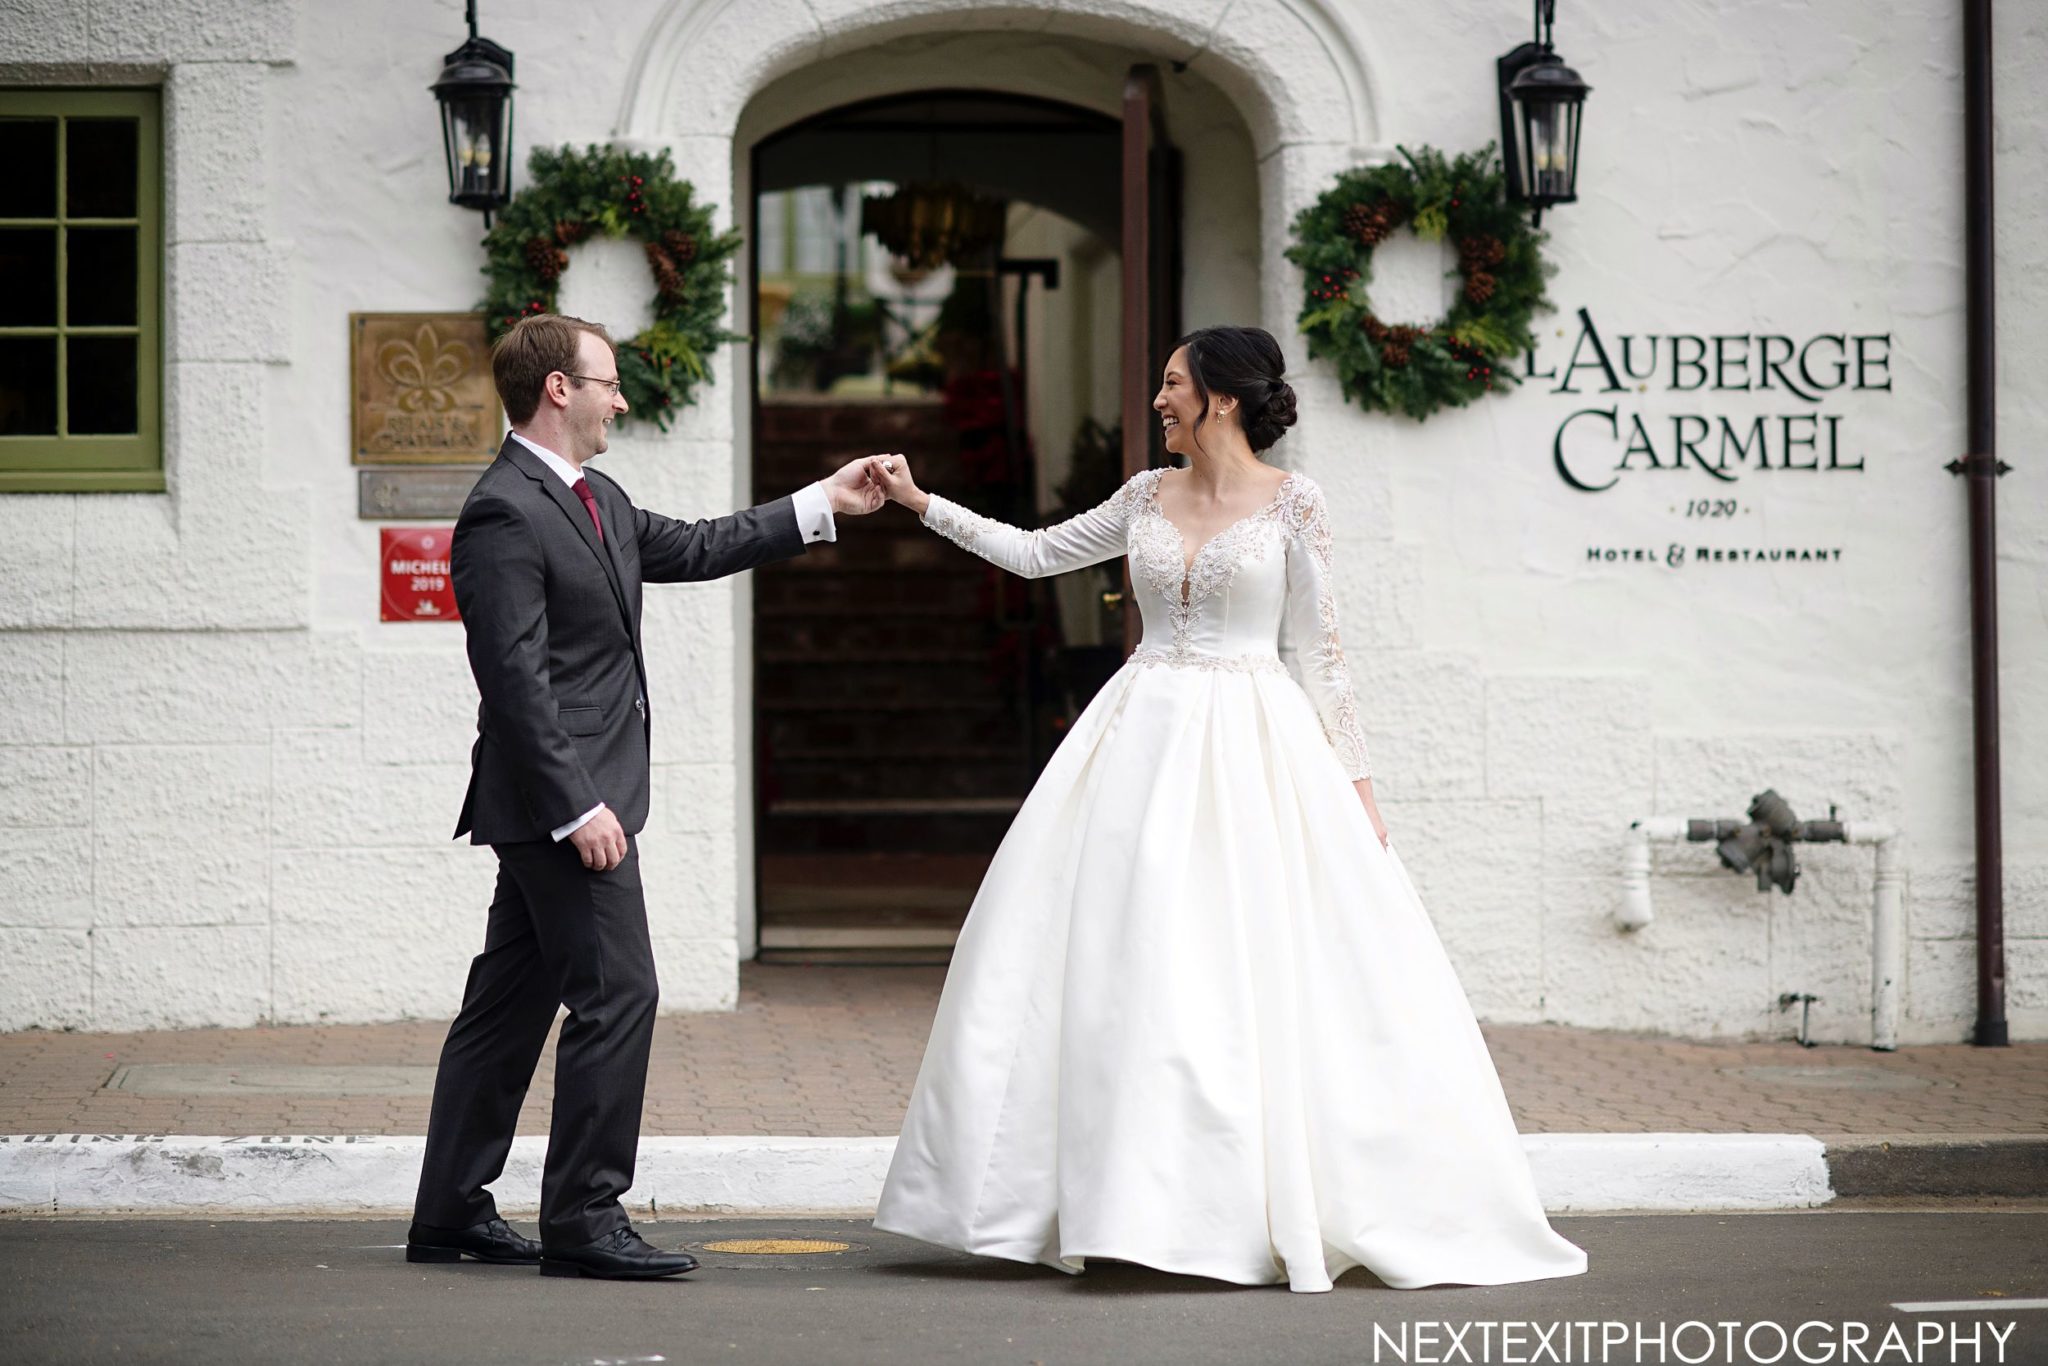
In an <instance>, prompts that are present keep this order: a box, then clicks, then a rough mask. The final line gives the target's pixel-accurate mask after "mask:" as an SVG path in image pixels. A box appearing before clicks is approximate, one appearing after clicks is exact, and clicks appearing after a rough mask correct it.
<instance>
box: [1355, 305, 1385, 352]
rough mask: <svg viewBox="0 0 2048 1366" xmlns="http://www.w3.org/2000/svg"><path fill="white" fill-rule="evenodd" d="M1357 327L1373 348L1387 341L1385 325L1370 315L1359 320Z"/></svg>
mask: <svg viewBox="0 0 2048 1366" xmlns="http://www.w3.org/2000/svg"><path fill="white" fill-rule="evenodd" d="M1358 326H1359V328H1360V329H1361V330H1362V331H1363V332H1364V333H1365V339H1366V340H1367V341H1369V342H1371V343H1372V344H1373V345H1374V346H1378V345H1379V344H1380V343H1381V342H1383V341H1385V340H1386V339H1387V325H1386V324H1385V323H1383V322H1381V321H1380V320H1379V319H1378V318H1375V317H1374V316H1373V315H1372V314H1370V313H1368V314H1366V315H1365V316H1364V317H1363V318H1361V319H1359V321H1358Z"/></svg>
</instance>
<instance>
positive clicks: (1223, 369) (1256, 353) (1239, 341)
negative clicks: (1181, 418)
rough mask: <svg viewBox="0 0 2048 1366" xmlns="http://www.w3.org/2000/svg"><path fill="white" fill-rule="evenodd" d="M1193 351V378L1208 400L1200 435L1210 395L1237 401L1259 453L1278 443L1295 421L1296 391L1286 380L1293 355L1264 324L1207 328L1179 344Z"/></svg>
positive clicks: (1190, 355) (1204, 400)
mask: <svg viewBox="0 0 2048 1366" xmlns="http://www.w3.org/2000/svg"><path fill="white" fill-rule="evenodd" d="M1183 346H1185V347H1186V348H1187V351H1188V378H1189V380H1191V381H1192V382H1193V384H1194V386H1195V393H1196V394H1197V395H1199V396H1200V398H1201V400H1202V411H1201V412H1200V413H1199V414H1198V415H1197V416H1196V418H1195V435H1196V437H1197V438H1198V439H1199V438H1200V436H1201V433H1202V423H1203V422H1205V421H1207V420H1208V417H1209V395H1210V394H1211V393H1218V394H1228V395H1229V396H1230V397H1232V398H1234V399H1236V400H1237V410H1238V414H1239V420H1240V421H1241V422H1242V423H1243V425H1244V435H1245V440H1247V441H1249V442H1250V443H1251V447H1252V449H1253V450H1255V451H1263V450H1265V449H1266V448H1267V447H1268V446H1270V445H1272V444H1273V443H1274V442H1275V441H1278V440H1279V439H1280V438H1281V436H1282V435H1283V434H1284V433H1285V432H1286V431H1287V429H1288V428H1289V427H1292V426H1293V425H1294V389H1293V386H1291V385H1289V384H1288V383H1287V381H1286V380H1284V379H1282V378H1280V375H1281V372H1282V371H1284V370H1285V369H1286V368H1287V358H1286V357H1284V356H1282V355H1281V354H1280V343H1279V342H1276V341H1274V340H1273V334H1272V333H1271V332H1268V331H1267V330H1266V329H1265V328H1263V327H1204V328H1199V329H1197V330H1196V331H1193V332H1190V333H1188V334H1187V335H1186V336H1185V337H1182V338H1181V339H1180V340H1179V341H1177V342H1175V343H1174V347H1175V349H1176V350H1177V349H1179V348H1180V347H1183Z"/></svg>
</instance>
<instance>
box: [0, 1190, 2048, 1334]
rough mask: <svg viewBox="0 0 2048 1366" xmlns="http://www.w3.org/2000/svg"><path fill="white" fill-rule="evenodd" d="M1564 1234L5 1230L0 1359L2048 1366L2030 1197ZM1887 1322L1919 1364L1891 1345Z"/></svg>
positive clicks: (258, 1225) (215, 1225)
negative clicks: (1325, 1248) (1476, 1270)
mask: <svg viewBox="0 0 2048 1366" xmlns="http://www.w3.org/2000/svg"><path fill="white" fill-rule="evenodd" d="M1554 1224H1555V1226H1556V1227H1557V1229H1558V1230H1559V1231H1560V1232H1561V1233H1563V1234H1564V1235H1565V1236H1566V1237H1568V1238H1570V1239H1572V1240H1573V1241H1574V1242H1576V1243H1578V1244H1579V1245H1580V1246H1581V1247H1583V1248H1585V1249H1586V1251H1587V1254H1588V1257H1589V1260H1590V1263H1591V1268H1590V1271H1589V1272H1588V1274H1586V1275H1584V1276H1579V1277H1573V1278H1570V1279H1566V1280H1560V1281H1547V1282H1537V1283H1532V1284H1525V1285H1514V1286H1498V1287H1447V1288H1441V1289H1429V1290H1419V1291H1396V1290H1389V1289H1387V1288H1386V1287H1384V1286H1382V1285H1381V1284H1379V1282H1377V1281H1376V1280H1375V1279H1373V1278H1372V1277H1371V1276H1370V1275H1368V1274H1366V1273H1364V1272H1358V1271H1354V1272H1352V1273H1351V1274H1350V1275H1348V1276H1346V1277H1345V1278H1344V1279H1343V1280H1341V1281H1340V1282H1339V1283H1338V1285H1337V1288H1336V1290H1335V1291H1333V1292H1332V1293H1330V1294H1327V1295H1294V1294H1290V1293H1288V1292H1287V1291H1286V1290H1285V1289H1282V1288H1259V1289H1243V1288H1236V1287H1230V1286H1225V1285H1221V1284H1218V1283H1214V1282H1210V1281H1205V1280H1199V1279H1193V1278H1188V1277H1178V1276H1169V1275H1164V1274H1160V1273H1157V1272H1153V1271H1150V1270H1147V1269H1144V1268H1140V1267H1134V1266H1128V1265H1121V1264H1114V1263H1097V1264H1093V1265H1091V1266H1090V1268H1089V1270H1088V1271H1087V1273H1086V1274H1085V1275H1082V1276H1077V1277H1070V1276H1065V1275H1062V1274H1060V1273H1058V1272H1055V1271H1052V1270H1049V1269H1046V1268H1042V1267H1031V1266H1020V1265H1013V1264H1009V1263H1004V1262H995V1261H987V1260H982V1259H977V1258H970V1257H965V1256H959V1255H954V1254H951V1253H947V1252H943V1251H939V1250H937V1249H933V1248H930V1247H926V1246H924V1245H922V1244H919V1243H915V1242H912V1241H910V1240H907V1239H903V1238H898V1237H894V1236H891V1235H888V1234H882V1233H878V1232H876V1231H875V1230H874V1229H873V1228H872V1227H870V1226H869V1225H868V1224H866V1223H865V1222H864V1221H847V1220H787V1219H784V1220H767V1221H764V1220H731V1221H699V1220H667V1221H662V1222H658V1223H644V1224H642V1225H641V1228H642V1229H643V1231H644V1232H646V1233H647V1235H648V1236H649V1238H650V1240H651V1241H653V1242H655V1243H657V1244H658V1245H662V1246H689V1247H692V1248H697V1249H702V1245H704V1244H706V1243H722V1242H726V1241H728V1240H747V1239H751V1240H762V1239H767V1240H774V1239H810V1240H817V1241H819V1242H824V1243H845V1244H848V1245H849V1246H848V1247H847V1248H846V1249H845V1250H843V1251H820V1252H801V1253H793V1252H786V1251H785V1252H775V1253H769V1254H765V1255H763V1254H756V1253H745V1252H735V1251H715V1250H699V1251H698V1254H697V1255H698V1256H699V1257H700V1259H701V1260H702V1261H703V1263H704V1265H703V1267H702V1268H701V1269H700V1270H698V1271H697V1272H696V1273H695V1274H693V1275H690V1276H688V1277H684V1278H681V1279H677V1280H672V1281H662V1282H654V1283H641V1284H621V1283H613V1282H597V1281H575V1280H559V1279H548V1278H542V1277H540V1276H539V1275H537V1274H536V1273H534V1272H533V1271H530V1270H525V1269H515V1268H507V1267H494V1266H484V1265H480V1264H476V1263H463V1264H460V1265H454V1266H432V1265H411V1264H408V1263H407V1262H405V1261H404V1260H403V1257H402V1253H401V1250H400V1246H399V1244H401V1242H402V1240H403V1238H404V1233H405V1228H404V1225H403V1224H402V1223H396V1222H387V1221H371V1220H353V1221H322V1222H290V1221H262V1222H258V1221H232V1220H222V1221H214V1222H208V1221H205V1220H154V1221H127V1220H83V1219H63V1220H57V1219H9V1220H4V1221H0V1288H4V1289H0V1360H4V1361H7V1362H11V1363H29V1362H66V1363H79V1362H99V1361H119V1362H130V1361H133V1362H205V1363H222V1362H263V1363H279V1364H280V1366H300V1364H303V1366H327V1364H328V1363H356V1362H422V1363H429V1362H430V1363H470V1362H476V1363H493V1366H499V1364H503V1363H546V1364H548V1366H553V1364H554V1363H585V1364H590V1363H650V1362H676V1363H702V1362H736V1363H738V1362H747V1363H751V1362H772V1363H784V1362H787V1363H815V1362H832V1363H855V1362H892V1363H893V1362H925V1361H934V1362H937V1361H946V1362H953V1361H959V1362H998V1363H1018V1366H1025V1364H1026V1363H1034V1362H1036V1363H1045V1366H1054V1364H1055V1363H1092V1362H1115V1363H1119V1366H1121V1364H1122V1363H1138V1362H1171V1363H1212V1362H1213V1363H1245V1362H1333V1363H1334V1362H1343V1363H1359V1362H1412V1361H1432V1362H1510V1361H1526V1362H1561V1361H1571V1362H1586V1361H1595V1362H1597V1361H1602V1360H1605V1361H1612V1362H1622V1361H1687V1362H1701V1361H1714V1362H1720V1361H1752V1360H1764V1361H1767V1360H1772V1359H1774V1358H1775V1359H1777V1360H1782V1361H1785V1362H1798V1361H1802V1360H1803V1361H1830V1362H1838V1361H1845V1360H1846V1361H1858V1360H1870V1361H1891V1362H1898V1361H1942V1362H1952V1361H1964V1362H1971V1361H2004V1362H2018V1363H2025V1364H2027V1366H2034V1364H2036V1363H2048V1307H2027V1306H2026V1304H2025V1303H2024V1302H2025V1301H2027V1300H2040V1299H2042V1298H2043V1297H2048V1207H2044V1205H2043V1204H2042V1203H2041V1202H2032V1203H2027V1204H2019V1203H2014V1204H2008V1205H2003V1206H1976V1207H1971V1208H1969V1209H1957V1208H1955V1207H1953V1206H1949V1207H1932V1208H1911V1207H1893V1208H1880V1209H1864V1210H1859V1211H1847V1210H1836V1209H1830V1210H1825V1211H1808V1212H1797V1213H1757V1214H1703V1215H1637V1216H1602V1217H1586V1218H1568V1217H1562V1218H1558V1219H1556V1220H1555V1221H1554ZM525 1227H526V1228H527V1230H528V1231H531V1225H530V1224H528V1225H526V1226H525ZM1950 1301H1961V1302H1964V1304H1963V1305H1962V1306H1961V1307H1946V1302H1950ZM1926 1305H1932V1306H1934V1307H1931V1308H1930V1307H1920V1306H1926ZM1898 1306H1904V1307H1898ZM1688 1321H1691V1322H1692V1323H1693V1324H1694V1325H1695V1326H1694V1327H1692V1328H1688V1329H1681V1328H1680V1325H1682V1324H1685V1323H1687V1322H1688ZM1517 1324H1518V1325H1521V1327H1520V1328H1519V1330H1515V1329H1510V1328H1507V1327H1505V1326H1504V1325H1517ZM1801 1324H1808V1325H1809V1326H1808V1327H1807V1328H1806V1329H1804V1330H1801V1336H1799V1337H1798V1338H1796V1339H1793V1340H1792V1345H1788V1343H1787V1342H1786V1341H1785V1340H1784V1339H1782V1338H1781V1337H1780V1336H1779V1333H1780V1331H1781V1330H1782V1332H1783V1333H1785V1334H1790V1333H1792V1332H1793V1331H1794V1330H1796V1329H1799V1326H1800V1325H1801ZM1573 1325H1584V1327H1579V1328H1575V1327H1574V1326H1573ZM1726 1325H1733V1326H1732V1327H1729V1326H1726ZM1888 1330H1891V1331H1896V1332H1897V1333H1899V1334H1901V1335H1903V1341H1904V1342H1905V1343H1907V1344H1911V1347H1910V1350H1909V1351H1906V1349H1902V1348H1900V1347H1897V1346H1894V1347H1893V1348H1892V1349H1890V1350H1889V1351H1888V1352H1885V1353H1882V1354H1880V1352H1879V1349H1880V1347H1881V1346H1882V1345H1883V1343H1884V1340H1885V1334H1886V1333H1887V1331H1888ZM1998 1330H2002V1331H2003V1342H2002V1343H2001V1342H2000V1341H1999V1331H1998ZM1623 1333H1627V1334H1630V1335H1631V1336H1628V1337H1627V1338H1626V1339H1625V1340H1623V1339H1622V1338H1620V1337H1618V1336H1617V1335H1619V1334H1623ZM1866 1334H1867V1336H1866ZM1856 1337H1861V1345H1860V1347H1858V1348H1857V1349H1856V1350H1857V1351H1858V1352H1859V1353H1860V1355H1847V1354H1845V1341H1847V1339H1849V1338H1856ZM1660 1339H1661V1341H1662V1344H1663V1345H1662V1346H1661V1347H1660V1346H1659V1345H1658V1343H1659V1341H1660ZM1603 1340H1604V1341H1603ZM1745 1343H1746V1344H1747V1346H1746V1347H1745ZM1731 1348H1732V1351H1731V1350H1730V1349H1731ZM1902 1351H1906V1354H1902Z"/></svg>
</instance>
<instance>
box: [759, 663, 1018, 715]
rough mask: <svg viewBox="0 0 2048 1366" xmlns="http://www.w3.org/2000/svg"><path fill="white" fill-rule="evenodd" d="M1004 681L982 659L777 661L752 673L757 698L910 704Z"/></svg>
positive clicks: (993, 688)
mask: <svg viewBox="0 0 2048 1366" xmlns="http://www.w3.org/2000/svg"><path fill="white" fill-rule="evenodd" d="M1006 682H1008V679H1007V678H1005V677H1003V676H1001V675H998V674H997V673H996V672H995V668H994V666H993V665H992V664H991V662H990V661H988V660H986V659H982V660H977V661H975V662H972V663H967V664H839V665H831V666H826V667H820V668H805V667H801V666H797V665H780V666H778V667H776V668H773V669H768V668H763V669H761V670H760V671H759V672H758V673H757V674H756V676H755V682H754V696H755V698H756V699H757V700H758V701H760V702H762V703H774V702H780V701H784V700H795V701H800V700H803V699H806V698H816V697H821V696H829V697H830V698H831V699H832V701H833V702H834V703H836V704H842V705H846V706H855V705H859V704H861V703H866V702H892V701H902V702H904V703H906V704H908V706H907V707H906V710H910V709H915V708H917V707H921V706H922V705H924V704H925V702H926V701H927V700H928V699H930V698H934V697H948V698H957V699H970V698H973V697H975V696H976V695H977V694H982V693H989V694H994V693H996V692H997V691H998V690H999V689H1001V688H1002V687H1003V686H1004V685H1005V683H1006Z"/></svg>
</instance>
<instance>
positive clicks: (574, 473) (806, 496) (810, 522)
mask: <svg viewBox="0 0 2048 1366" xmlns="http://www.w3.org/2000/svg"><path fill="white" fill-rule="evenodd" d="M511 437H512V439H513V440H514V441H517V442H518V443H519V444H520V445H522V446H524V447H526V449H528V450H530V451H532V452H533V453H534V454H535V455H537V456H539V457H540V463H541V464H543V465H546V466H547V467H548V468H549V469H551V470H553V471H554V472H555V474H556V475H557V476H559V477H560V479H561V481H562V482H563V483H564V484H567V485H568V486H569V487H570V488H574V487H576V481H577V480H578V479H581V478H582V477H583V471H581V470H580V469H578V468H577V467H576V466H574V465H572V464H570V463H569V462H568V461H567V460H564V459H563V458H562V457H561V456H559V455H556V454H555V453H554V452H553V451H551V450H549V449H548V448H547V447H545V446H541V445H536V444H535V443H534V442H531V441H529V440H527V439H526V438H525V437H523V436H521V435H520V434H519V433H517V432H513V433H511ZM790 501H791V502H793V503H795V504H796V525H797V530H799V531H801V532H802V533H803V537H804V544H805V545H810V544H812V543H813V542H815V541H836V540H838V539H839V528H838V525H837V523H835V522H834V521H833V518H832V497H831V495H830V494H828V493H826V492H825V485H824V484H823V482H819V483H815V484H806V485H805V486H804V487H802V488H800V489H798V490H797V491H796V492H795V493H793V494H791V495H790ZM602 810H604V803H603V802H599V803H598V804H597V805H596V806H593V807H591V808H590V809H589V810H588V811H586V812H584V813H583V814H582V815H580V816H578V817H577V818H576V819H575V820H573V821H570V822H569V823H568V824H567V825H561V826H556V827H555V829H554V830H553V831H552V832H551V833H552V834H553V835H554V838H555V840H556V842H557V843H560V842H561V841H562V840H565V839H567V838H568V837H569V836H571V835H573V834H575V833H576V832H577V831H578V830H581V829H582V828H583V827H584V826H585V825H586V824H588V823H589V821H590V818H591V817H593V816H595V815H596V814H597V813H598V812H600V811H602Z"/></svg>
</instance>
